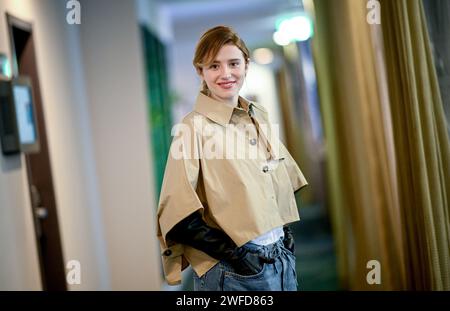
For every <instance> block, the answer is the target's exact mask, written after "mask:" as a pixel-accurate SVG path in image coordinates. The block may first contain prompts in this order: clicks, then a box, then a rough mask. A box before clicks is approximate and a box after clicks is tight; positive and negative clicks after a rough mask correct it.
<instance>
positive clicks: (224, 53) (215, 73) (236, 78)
mask: <svg viewBox="0 0 450 311" xmlns="http://www.w3.org/2000/svg"><path fill="white" fill-rule="evenodd" d="M246 73H247V65H246V63H245V60H244V55H243V54H242V51H241V50H240V49H239V48H238V47H237V46H235V45H233V44H227V45H224V46H223V47H222V48H221V49H220V50H219V53H217V55H216V58H215V59H214V61H213V62H212V63H211V64H209V65H207V66H204V67H203V68H202V72H201V74H200V76H201V77H202V78H203V79H204V80H205V82H206V85H207V86H208V88H209V90H210V91H211V97H212V98H214V99H217V100H219V101H224V102H229V103H232V104H237V101H238V97H239V90H240V89H241V87H242V85H243V84H244V78H245V74H246Z"/></svg>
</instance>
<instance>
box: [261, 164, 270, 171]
mask: <svg viewBox="0 0 450 311" xmlns="http://www.w3.org/2000/svg"><path fill="white" fill-rule="evenodd" d="M262 171H263V172H264V173H267V172H268V171H269V167H268V166H267V165H264V167H263V169H262Z"/></svg>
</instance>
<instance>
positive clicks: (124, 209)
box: [0, 0, 161, 290]
mask: <svg viewBox="0 0 450 311" xmlns="http://www.w3.org/2000/svg"><path fill="white" fill-rule="evenodd" d="M81 3H82V18H81V22H82V24H81V25H80V26H76V25H68V24H67V23H66V8H65V1H61V0H39V1H35V0H21V1H16V0H0V25H6V21H5V12H9V13H11V14H12V15H14V16H16V17H18V18H21V19H24V20H26V21H29V22H32V23H33V34H34V40H35V47H36V54H37V55H36V56H37V65H38V70H39V76H40V86H41V93H42V102H43V108H44V113H45V119H46V126H47V138H48V143H49V153H50V161H51V166H52V171H53V181H54V186H55V193H56V203H57V208H58V217H59V225H60V232H61V238H62V243H63V245H62V246H63V255H64V259H65V261H66V262H67V261H68V260H72V259H77V260H79V261H80V262H81V269H82V277H81V281H82V283H81V285H72V286H70V289H72V290H97V289H100V290H108V289H113V290H122V289H123V290H130V289H131V290H132V289H138V290H158V289H160V285H161V278H160V271H159V269H160V256H159V249H158V247H157V241H156V236H155V232H156V229H155V223H154V222H155V221H154V219H155V209H156V206H155V198H154V193H153V189H154V186H153V180H152V168H151V161H152V159H151V154H150V145H149V144H150V141H149V135H148V128H147V119H146V116H147V112H146V106H145V88H144V73H143V66H142V65H143V64H142V56H141V46H140V42H139V36H138V29H137V17H136V11H135V3H134V1H121V0H114V1H106V0H105V1H103V0H96V1H92V0H89V1H81ZM8 37H9V35H8V33H7V29H6V27H3V26H2V27H0V52H4V53H7V54H8V56H10V47H9V42H8ZM80 44H82V47H81V45H80ZM26 178H27V177H26V167H25V164H24V161H23V158H22V157H20V156H15V157H3V156H0V250H1V251H0V290H39V289H41V286H40V277H39V267H38V259H37V251H36V245H35V240H34V233H33V224H32V215H31V210H30V209H31V208H30V203H29V195H28V188H27V179H26Z"/></svg>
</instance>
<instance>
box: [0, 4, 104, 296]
mask: <svg viewBox="0 0 450 311" xmlns="http://www.w3.org/2000/svg"><path fill="white" fill-rule="evenodd" d="M5 12H8V13H10V14H12V15H14V16H16V17H18V18H21V19H23V20H25V21H28V22H31V23H32V24H33V36H34V41H35V47H36V57H37V66H38V70H39V77H40V87H41V93H42V103H43V109H44V115H45V119H46V127H47V138H48V144H49V153H50V161H51V166H52V173H53V182H54V187H55V196H56V204H57V209H58V218H59V225H60V233H61V238H62V244H63V245H62V246H63V256H64V259H65V262H67V261H68V260H71V259H77V260H79V261H80V263H81V269H82V270H81V272H82V284H81V285H74V286H72V287H71V289H81V290H87V289H107V288H108V287H109V280H108V270H107V260H106V253H105V247H104V244H105V243H104V238H103V230H102V223H101V221H100V218H99V214H98V213H99V200H98V197H97V194H96V179H95V174H94V171H93V167H94V163H93V162H92V159H93V158H92V156H93V153H92V144H91V141H90V138H89V137H90V133H89V131H90V130H89V124H88V123H87V122H86V120H87V119H88V118H87V115H86V99H85V98H84V84H83V77H82V64H81V62H80V61H81V60H80V58H79V53H78V51H79V44H78V41H79V40H78V38H77V34H76V28H74V27H70V26H69V25H68V24H67V23H65V15H66V9H65V3H64V2H61V1H58V0H45V1H39V2H37V1H33V0H24V1H13V0H2V1H1V2H0V19H1V20H0V21H1V23H2V25H6V21H5V20H4V18H5V15H4V14H5ZM0 31H1V32H2V33H0V38H2V41H1V42H0V50H1V51H2V52H6V53H7V54H8V56H9V57H10V49H9V42H8V41H7V40H8V38H9V35H8V33H7V29H6V27H2V28H0ZM10 59H11V57H10ZM1 161H2V171H1V172H0V183H1V186H0V191H1V205H0V213H1V216H0V222H1V223H0V230H2V234H1V236H0V247H1V250H2V251H1V254H2V255H1V256H2V257H1V260H0V271H1V272H0V275H1V277H0V288H1V289H8V290H9V289H36V290H37V289H41V286H40V279H39V277H38V276H39V267H38V260H37V250H36V244H35V240H34V232H33V224H32V215H31V208H30V203H29V195H28V186H27V177H26V166H25V162H24V160H23V158H22V157H14V158H9V157H2V158H1ZM13 163H17V165H15V166H14V165H13ZM5 168H6V169H5ZM19 212H20V213H19ZM23 274H25V276H22V275H23Z"/></svg>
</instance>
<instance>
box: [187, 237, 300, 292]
mask: <svg viewBox="0 0 450 311" xmlns="http://www.w3.org/2000/svg"><path fill="white" fill-rule="evenodd" d="M243 247H244V248H246V249H247V250H248V251H249V252H252V253H257V254H260V255H262V256H264V257H266V258H269V259H275V261H274V263H265V264H264V266H263V268H262V270H261V271H260V272H258V273H257V274H254V275H240V274H237V273H236V272H235V271H234V270H233V267H232V266H231V265H229V264H228V263H227V262H225V261H220V262H219V263H217V264H216V265H215V266H214V267H212V268H211V269H210V270H209V271H208V272H206V273H205V274H204V275H203V276H201V277H199V276H198V275H197V274H196V273H195V272H194V290H196V291H296V290H297V274H296V271H295V255H294V254H293V253H292V252H291V251H290V250H288V249H287V248H286V247H284V245H283V241H282V239H280V240H278V241H277V242H275V243H273V244H270V245H266V246H262V245H257V244H253V243H250V242H249V243H247V244H245V245H244V246H243Z"/></svg>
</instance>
